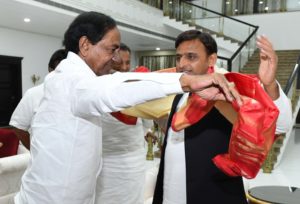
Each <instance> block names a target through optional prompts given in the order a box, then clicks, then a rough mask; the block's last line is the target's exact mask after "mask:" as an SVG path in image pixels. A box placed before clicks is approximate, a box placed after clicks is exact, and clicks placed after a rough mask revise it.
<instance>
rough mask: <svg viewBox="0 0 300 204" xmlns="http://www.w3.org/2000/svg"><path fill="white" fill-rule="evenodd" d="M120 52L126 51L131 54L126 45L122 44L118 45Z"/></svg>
mask: <svg viewBox="0 0 300 204" xmlns="http://www.w3.org/2000/svg"><path fill="white" fill-rule="evenodd" d="M120 50H122V51H128V52H129V53H131V50H130V48H129V47H128V46H127V45H126V44H124V43H120Z"/></svg>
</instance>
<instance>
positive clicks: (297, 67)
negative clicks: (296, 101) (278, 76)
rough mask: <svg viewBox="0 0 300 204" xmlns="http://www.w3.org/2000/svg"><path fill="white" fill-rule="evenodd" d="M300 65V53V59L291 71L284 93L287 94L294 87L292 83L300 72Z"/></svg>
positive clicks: (299, 58)
mask: <svg viewBox="0 0 300 204" xmlns="http://www.w3.org/2000/svg"><path fill="white" fill-rule="evenodd" d="M299 65H300V55H299V57H298V60H297V63H296V64H295V67H294V69H293V72H292V73H291V75H290V77H289V79H288V81H287V83H286V86H285V88H284V93H285V94H286V95H287V94H288V93H289V91H290V89H291V87H292V84H293V82H294V80H295V78H296V76H297V74H300V72H299Z"/></svg>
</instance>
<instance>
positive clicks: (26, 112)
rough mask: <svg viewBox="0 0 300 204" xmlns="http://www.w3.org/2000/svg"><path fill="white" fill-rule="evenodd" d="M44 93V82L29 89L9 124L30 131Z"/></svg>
mask: <svg viewBox="0 0 300 204" xmlns="http://www.w3.org/2000/svg"><path fill="white" fill-rule="evenodd" d="M43 95H44V84H40V85H38V86H35V87H32V88H30V89H28V90H27V91H26V92H25V94H24V96H23V97H22V99H21V101H20V102H19V104H18V105H17V107H16V109H15V110H14V112H13V114H12V116H11V119H10V122H9V125H11V126H14V127H16V128H18V129H21V130H24V131H30V127H31V120H32V118H33V116H34V114H35V113H36V111H37V108H38V106H39V104H40V102H41V99H42V97H43Z"/></svg>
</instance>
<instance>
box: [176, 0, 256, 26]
mask: <svg viewBox="0 0 300 204" xmlns="http://www.w3.org/2000/svg"><path fill="white" fill-rule="evenodd" d="M182 1H183V2H184V3H186V4H190V5H192V6H195V7H198V8H201V9H203V10H205V11H209V12H211V13H214V14H217V15H218V16H223V17H225V18H228V19H231V20H234V21H236V22H239V23H242V24H245V25H248V26H251V27H253V28H255V27H258V26H255V25H252V24H250V23H247V22H245V21H241V20H239V19H236V18H232V17H230V16H227V15H225V14H222V13H219V12H216V11H213V10H210V9H208V8H204V7H202V6H199V5H195V4H193V3H191V2H189V1H186V0H180V2H182Z"/></svg>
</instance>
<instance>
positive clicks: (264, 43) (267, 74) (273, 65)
mask: <svg viewBox="0 0 300 204" xmlns="http://www.w3.org/2000/svg"><path fill="white" fill-rule="evenodd" d="M256 44H257V47H258V48H259V49H260V54H259V57H260V65H259V69H258V77H259V79H260V81H261V82H262V84H263V85H264V88H265V90H266V92H267V93H268V94H269V96H270V97H271V98H272V99H273V100H275V99H277V98H278V97H279V91H278V85H277V83H276V78H275V77H276V71H277V63H278V57H277V55H276V52H275V50H274V49H273V45H272V43H271V42H270V41H269V39H268V38H267V37H266V36H264V35H262V36H258V38H257V41H256Z"/></svg>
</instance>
